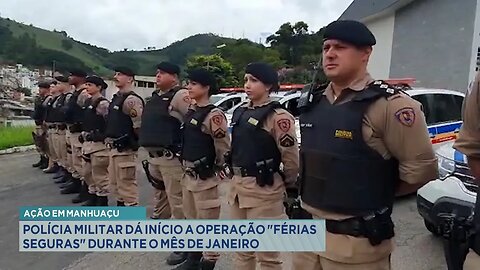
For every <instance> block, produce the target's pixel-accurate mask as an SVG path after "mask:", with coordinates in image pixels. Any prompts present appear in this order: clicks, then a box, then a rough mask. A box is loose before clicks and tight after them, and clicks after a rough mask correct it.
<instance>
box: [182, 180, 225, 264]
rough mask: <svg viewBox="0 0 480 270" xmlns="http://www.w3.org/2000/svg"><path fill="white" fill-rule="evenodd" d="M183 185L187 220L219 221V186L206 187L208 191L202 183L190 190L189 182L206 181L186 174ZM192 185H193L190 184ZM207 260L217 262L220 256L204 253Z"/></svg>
mask: <svg viewBox="0 0 480 270" xmlns="http://www.w3.org/2000/svg"><path fill="white" fill-rule="evenodd" d="M182 181H183V183H184V185H183V212H184V214H185V218H187V219H218V218H219V217H220V205H221V203H220V194H219V192H218V185H216V186H214V187H210V186H206V188H208V189H202V188H201V185H202V183H198V185H196V186H195V188H194V189H193V188H192V189H191V190H189V189H188V185H187V182H191V181H195V182H199V181H204V180H201V179H196V178H194V177H192V176H191V175H188V174H184V176H183V179H182ZM205 181H210V183H211V182H212V181H215V179H213V178H212V179H207V180H205ZM189 184H192V183H189ZM203 256H204V258H205V259H207V260H210V261H217V260H218V257H219V256H220V254H219V253H217V252H204V253H203Z"/></svg>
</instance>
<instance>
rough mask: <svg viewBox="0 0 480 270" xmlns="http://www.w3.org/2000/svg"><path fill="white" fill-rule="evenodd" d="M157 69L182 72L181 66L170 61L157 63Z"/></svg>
mask: <svg viewBox="0 0 480 270" xmlns="http://www.w3.org/2000/svg"><path fill="white" fill-rule="evenodd" d="M157 69H159V70H161V71H164V72H166V73H169V74H177V75H178V74H180V68H179V67H178V66H177V65H175V64H172V63H170V62H161V63H160V64H158V65H157Z"/></svg>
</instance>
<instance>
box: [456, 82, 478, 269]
mask: <svg viewBox="0 0 480 270" xmlns="http://www.w3.org/2000/svg"><path fill="white" fill-rule="evenodd" d="M479 108H480V73H477V75H476V76H475V80H474V82H473V83H472V85H471V86H470V88H469V90H468V93H467V95H466V97H465V100H464V103H463V117H462V118H463V124H462V127H461V128H460V132H459V134H458V138H457V140H456V141H455V143H454V145H453V148H455V149H457V150H458V151H460V152H461V153H463V154H464V155H466V156H467V158H469V159H474V158H475V159H477V158H479V157H480V129H479V127H480V125H479V123H480V115H479V113H478V110H479ZM477 182H478V179H477ZM477 203H478V202H477ZM479 220H480V219H479V216H478V215H477V213H475V218H474V223H476V224H475V225H476V226H477V228H478V226H480V224H479V223H480V222H479ZM477 230H478V229H477ZM477 238H479V237H477ZM473 242H474V243H475V244H474V245H473V246H472V247H471V249H470V251H469V253H468V254H467V257H466V259H465V263H464V265H463V269H465V270H473V269H480V243H479V242H480V239H475V241H473ZM475 249H476V251H475Z"/></svg>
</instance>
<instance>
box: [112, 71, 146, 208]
mask: <svg viewBox="0 0 480 270" xmlns="http://www.w3.org/2000/svg"><path fill="white" fill-rule="evenodd" d="M134 78H135V73H134V72H133V71H132V70H131V69H129V68H127V67H118V68H116V69H115V76H114V80H115V86H117V87H118V92H117V93H115V95H114V96H113V98H112V101H111V102H110V105H109V108H108V117H107V126H106V129H105V137H106V139H105V143H106V145H107V147H109V148H110V153H109V166H108V174H109V176H108V178H109V180H110V188H111V191H112V192H113V195H115V197H116V198H117V206H136V205H138V185H137V179H136V163H135V162H136V159H137V150H138V131H139V129H140V125H141V120H142V112H143V107H144V103H143V99H142V98H141V97H140V96H139V95H137V94H136V93H135V92H134V91H133V83H134V81H135V79H134Z"/></svg>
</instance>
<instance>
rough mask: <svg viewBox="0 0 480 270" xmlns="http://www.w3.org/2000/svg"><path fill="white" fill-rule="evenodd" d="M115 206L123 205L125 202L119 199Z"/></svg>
mask: <svg viewBox="0 0 480 270" xmlns="http://www.w3.org/2000/svg"><path fill="white" fill-rule="evenodd" d="M117 206H125V203H124V202H121V201H117Z"/></svg>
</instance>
